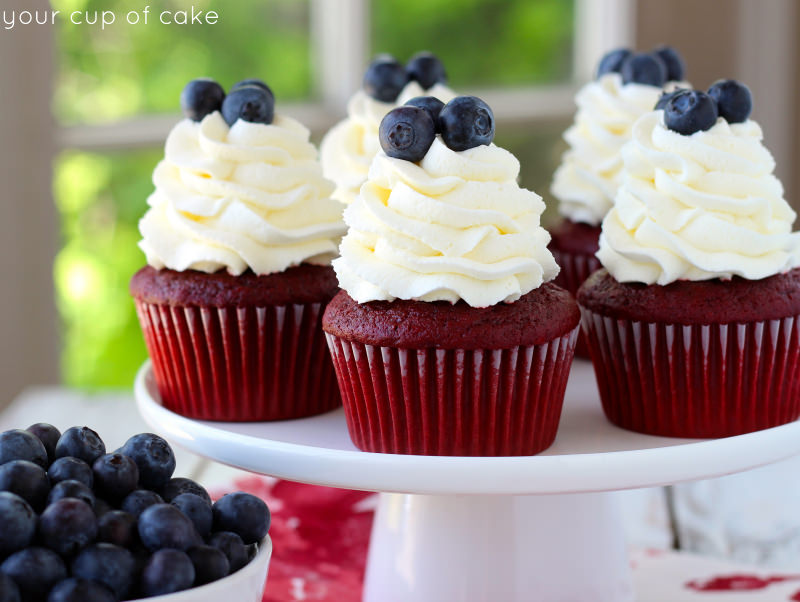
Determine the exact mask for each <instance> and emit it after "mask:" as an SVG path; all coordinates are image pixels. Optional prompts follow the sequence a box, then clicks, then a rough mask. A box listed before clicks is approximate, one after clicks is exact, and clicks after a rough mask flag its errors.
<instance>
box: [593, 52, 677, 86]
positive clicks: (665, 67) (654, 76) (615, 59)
mask: <svg viewBox="0 0 800 602" xmlns="http://www.w3.org/2000/svg"><path fill="white" fill-rule="evenodd" d="M685 72H686V67H685V65H684V62H683V59H682V58H681V55H680V54H679V53H678V51H677V50H675V49H674V48H673V47H672V46H659V47H658V48H655V49H654V50H653V51H652V52H640V53H636V52H633V51H632V50H631V49H630V48H616V49H615V50H611V51H609V52H607V53H606V54H605V55H603V58H602V59H600V63H599V64H598V66H597V77H598V78H599V77H601V76H602V75H605V74H606V73H619V74H620V75H621V76H622V82H623V83H625V84H631V83H633V84H644V85H648V86H655V87H657V88H660V87H662V86H663V85H664V84H666V83H667V82H672V81H681V80H682V79H683V76H684V73H685Z"/></svg>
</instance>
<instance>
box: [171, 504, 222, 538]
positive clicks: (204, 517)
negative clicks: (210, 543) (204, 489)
mask: <svg viewBox="0 0 800 602" xmlns="http://www.w3.org/2000/svg"><path fill="white" fill-rule="evenodd" d="M170 504H172V505H173V506H175V507H176V508H177V509H178V510H180V511H181V512H183V513H184V514H185V515H186V516H188V517H189V518H190V519H191V521H192V522H193V523H194V528H195V529H197V532H198V533H199V534H200V536H201V537H205V536H206V535H208V534H209V533H211V525H212V523H213V514H212V512H211V504H209V503H208V502H206V501H205V500H204V499H203V498H201V497H200V496H199V495H195V494H194V493H181V494H180V495H176V496H175V497H174V498H172V501H171V502H170Z"/></svg>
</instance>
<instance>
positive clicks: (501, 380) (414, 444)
mask: <svg viewBox="0 0 800 602" xmlns="http://www.w3.org/2000/svg"><path fill="white" fill-rule="evenodd" d="M577 334H578V328H577V327H576V328H575V329H573V330H572V331H571V332H569V333H567V334H565V335H564V336H562V337H560V338H557V339H554V340H552V341H550V342H548V343H544V344H542V345H533V346H528V347H514V348H511V349H490V350H472V349H396V348H393V347H378V346H374V345H365V344H362V343H356V342H351V341H347V340H345V339H342V338H339V337H336V336H333V335H331V334H326V336H327V338H328V346H329V347H330V350H331V355H332V356H333V362H334V366H335V367H336V375H337V377H338V379H339V387H340V389H341V392H342V401H343V404H344V410H345V417H346V419H347V428H348V430H349V431H350V438H351V439H352V440H353V443H354V444H355V445H356V446H357V447H358V448H359V449H362V450H364V451H371V452H383V453H395V454H421V455H428V456H527V455H532V454H536V453H539V452H540V451H543V450H545V449H547V448H548V447H550V445H551V444H552V443H553V440H554V439H555V437H556V431H557V430H558V421H559V419H560V417H561V407H562V405H563V402H564V391H565V389H566V386H567V377H568V376H569V368H570V365H571V364H572V356H573V353H574V350H575V340H576V339H577Z"/></svg>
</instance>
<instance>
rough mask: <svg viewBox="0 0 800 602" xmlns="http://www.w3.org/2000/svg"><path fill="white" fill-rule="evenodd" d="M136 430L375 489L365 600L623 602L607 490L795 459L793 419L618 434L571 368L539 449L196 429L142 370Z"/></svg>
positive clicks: (799, 450) (618, 532)
mask: <svg viewBox="0 0 800 602" xmlns="http://www.w3.org/2000/svg"><path fill="white" fill-rule="evenodd" d="M135 394H136V400H137V404H138V407H139V411H140V412H141V414H142V416H143V417H144V419H145V421H146V422H147V423H148V424H149V425H150V426H152V427H153V429H155V430H156V431H157V432H159V433H161V434H162V435H164V436H165V437H167V438H168V439H170V440H171V441H173V442H175V443H177V444H178V445H181V446H183V447H185V448H187V449H189V450H191V451H193V452H195V453H198V454H201V455H204V456H207V457H209V458H212V459H214V460H217V461H219V462H222V463H224V464H229V465H231V466H236V467H238V468H243V469H246V470H249V471H252V472H256V473H261V474H266V475H272V476H275V477H279V478H282V479H288V480H292V481H298V482H303V483H313V484H316V485H327V486H331V487H342V488H347V489H359V490H364V491H378V492H381V495H380V501H379V506H378V511H377V513H376V515H375V522H374V525H373V532H372V538H371V542H370V551H369V558H368V563H367V574H366V580H365V587H364V599H365V600H366V601H367V602H394V601H397V602H400V601H403V602H407V601H409V600H414V601H415V602H444V601H446V602H478V601H491V602H496V601H499V600H502V601H503V602H522V601H530V600H540V601H543V602H555V601H564V602H572V601H575V602H581V601H585V600H592V601H593V602H606V601H607V602H626V601H629V600H631V601H632V600H634V599H635V592H634V591H633V587H632V585H631V578H630V568H629V565H628V561H627V554H626V548H625V541H624V537H623V530H622V526H621V521H620V516H619V510H618V508H617V507H616V504H615V500H614V499H613V496H612V494H611V493H609V492H611V491H615V490H621V489H635V488H639V487H653V486H658V485H666V484H671V483H677V482H681V481H690V480H695V479H703V478H710V477H718V476H722V475H726V474H731V473H734V472H740V471H744V470H748V469H751V468H756V467H758V466H763V465H765V464H769V463H772V462H777V461H779V460H783V459H785V458H788V457H790V456H793V455H796V454H800V421H798V422H794V423H791V424H787V425H784V426H780V427H776V428H772V429H767V430H764V431H759V432H756V433H750V434H747V435H740V436H738V437H728V438H725V439H716V440H692V439H670V438H664V437H652V436H648V435H641V434H638V433H633V432H629V431H625V430H622V429H619V428H617V427H615V426H613V425H611V424H610V423H609V422H608V421H606V419H605V417H604V416H603V413H602V410H601V408H600V403H599V400H598V396H597V388H596V385H595V380H594V374H593V373H592V368H591V365H590V364H589V363H587V362H583V361H581V360H577V361H576V362H575V363H574V365H573V369H572V372H571V374H570V380H569V384H568V386H567V393H566V398H565V404H564V412H563V414H562V418H561V424H560V426H559V430H558V436H557V437H556V441H555V443H554V444H553V446H552V447H550V448H549V449H548V450H546V451H545V452H543V453H542V454H539V455H537V456H524V457H502V458H488V457H481V458H467V457H445V456H404V455H396V454H374V453H366V452H361V451H358V450H357V449H356V448H355V447H354V446H353V444H352V443H351V441H350V438H349V436H348V434H347V428H346V425H345V420H344V413H343V411H341V410H337V411H333V412H329V413H327V414H324V415H322V416H314V417H312V418H304V419H301V420H290V421H283V422H262V423H222V422H205V421H198V420H191V419H188V418H184V417H182V416H179V415H177V414H174V413H173V412H170V411H169V410H166V409H165V408H164V407H162V405H161V404H160V401H159V396H158V391H157V389H156V387H155V382H154V380H153V374H152V369H151V368H150V365H149V363H146V364H145V365H144V366H143V367H142V369H141V370H140V372H139V374H138V376H137V379H136V385H135Z"/></svg>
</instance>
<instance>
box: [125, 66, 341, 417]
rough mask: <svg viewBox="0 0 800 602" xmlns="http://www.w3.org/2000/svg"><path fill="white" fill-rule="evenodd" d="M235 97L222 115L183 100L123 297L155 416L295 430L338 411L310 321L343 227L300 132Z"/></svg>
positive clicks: (260, 104)
mask: <svg viewBox="0 0 800 602" xmlns="http://www.w3.org/2000/svg"><path fill="white" fill-rule="evenodd" d="M244 90H245V91H244V92H241V91H239V92H237V91H236V90H235V89H234V90H233V91H232V92H231V93H230V94H229V95H228V96H227V97H226V98H225V101H224V103H223V104H220V103H221V99H222V97H223V96H224V94H223V93H222V90H221V88H219V86H217V85H216V84H215V83H213V82H210V81H208V80H195V81H194V82H191V83H190V84H189V85H188V86H187V88H186V90H185V91H184V94H183V96H182V102H183V104H184V111H185V112H186V114H187V117H188V118H187V119H185V120H183V121H181V122H180V123H179V124H178V125H176V126H175V128H174V129H173V130H172V132H171V133H170V135H169V137H168V138H167V143H166V149H165V158H164V160H163V161H162V162H161V163H159V165H158V166H157V167H156V169H155V172H154V174H153V181H154V183H155V192H154V193H153V194H152V195H151V196H150V198H149V199H148V204H149V205H150V209H149V210H148V212H147V213H146V214H145V216H144V217H143V218H142V220H141V222H140V225H139V227H140V230H141V233H142V237H143V239H142V241H141V243H140V246H141V247H142V250H143V251H144V252H145V254H146V256H147V262H148V264H149V265H148V266H146V267H144V268H143V269H141V270H140V271H139V272H138V273H137V274H136V275H135V276H134V277H133V279H132V281H131V294H132V295H133V297H134V299H135V301H136V307H137V312H138V315H139V319H140V322H141V325H142V330H143V332H144V337H145V342H146V344H147V348H148V352H149V354H150V358H151V360H152V363H153V372H154V375H155V380H156V384H157V385H158V389H159V392H160V394H161V398H162V401H163V403H164V406H165V407H166V408H168V409H170V410H172V411H175V412H177V413H179V414H182V415H184V416H189V417H191V418H200V419H205V420H228V421H261V420H283V419H287V418H300V417H303V416H309V415H312V414H318V413H321V412H325V411H328V410H331V409H333V408H335V407H337V406H338V405H339V404H340V403H341V401H340V396H339V393H338V388H337V386H336V379H335V375H334V372H333V365H332V364H331V360H330V357H329V355H328V354H327V353H326V349H325V343H324V341H323V334H322V329H321V320H322V311H323V309H324V307H325V305H326V304H327V302H328V301H329V300H330V299H331V298H332V297H333V296H334V295H335V294H336V292H337V290H338V287H337V284H336V278H335V275H334V273H333V270H332V268H331V267H330V265H329V263H330V260H331V259H332V258H333V256H334V255H335V253H336V246H337V243H338V241H339V238H340V236H341V235H342V234H343V232H344V224H343V223H342V221H341V213H340V212H341V210H340V206H339V204H338V203H337V202H336V201H334V200H332V199H331V198H330V194H331V192H332V190H333V186H332V185H331V184H330V183H329V182H328V181H327V180H325V179H324V178H323V177H322V170H321V168H320V166H319V162H318V161H317V153H316V149H315V148H314V146H313V145H312V144H311V143H310V142H309V140H308V139H309V132H308V130H307V129H306V128H304V127H303V126H302V125H301V124H299V123H298V122H296V121H294V120H292V119H290V118H287V117H282V116H280V115H277V116H274V118H273V103H274V101H273V100H272V97H271V95H270V94H268V93H267V92H266V91H265V90H264V89H263V88H260V87H255V88H253V87H248V88H245V89H244ZM243 95H244V96H243ZM245 96H247V98H245ZM256 97H257V98H256ZM256 108H257V109H258V110H255V109H256ZM220 110H221V111H220ZM223 115H224V117H223ZM309 374H314V378H312V379H310V378H309V377H308V375H309Z"/></svg>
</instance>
